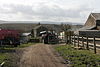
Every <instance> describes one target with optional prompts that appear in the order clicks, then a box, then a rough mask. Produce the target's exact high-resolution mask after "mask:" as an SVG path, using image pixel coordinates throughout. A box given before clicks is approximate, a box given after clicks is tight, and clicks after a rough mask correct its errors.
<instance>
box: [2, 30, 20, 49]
mask: <svg viewBox="0 0 100 67" xmlns="http://www.w3.org/2000/svg"><path fill="white" fill-rule="evenodd" d="M0 45H14V46H15V47H16V46H17V45H20V35H19V32H18V31H16V30H5V29H0Z"/></svg>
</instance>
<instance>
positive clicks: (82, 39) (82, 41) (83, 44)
mask: <svg viewBox="0 0 100 67" xmlns="http://www.w3.org/2000/svg"><path fill="white" fill-rule="evenodd" d="M82 46H83V48H84V38H83V36H82Z"/></svg>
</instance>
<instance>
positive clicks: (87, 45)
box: [86, 36, 89, 50]
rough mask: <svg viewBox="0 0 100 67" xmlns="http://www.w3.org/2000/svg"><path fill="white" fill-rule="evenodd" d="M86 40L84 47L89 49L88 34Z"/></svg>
mask: <svg viewBox="0 0 100 67" xmlns="http://www.w3.org/2000/svg"><path fill="white" fill-rule="evenodd" d="M86 42H87V44H86V49H87V50H89V44H88V36H87V37H86Z"/></svg>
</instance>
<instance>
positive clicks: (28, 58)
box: [19, 43, 68, 67]
mask: <svg viewBox="0 0 100 67" xmlns="http://www.w3.org/2000/svg"><path fill="white" fill-rule="evenodd" d="M19 67H68V66H67V65H66V64H64V60H63V59H62V58H61V57H60V56H58V55H57V54H56V53H55V51H54V50H53V48H52V45H44V44H41V43H39V44H36V45H32V46H30V47H27V49H26V50H25V51H24V53H23V54H22V58H21V60H20V66H19Z"/></svg>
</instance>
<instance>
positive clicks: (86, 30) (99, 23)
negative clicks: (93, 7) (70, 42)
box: [75, 13, 100, 37]
mask: <svg viewBox="0 0 100 67" xmlns="http://www.w3.org/2000/svg"><path fill="white" fill-rule="evenodd" d="M75 34H76V35H82V36H83V35H85V36H87V35H88V36H90V37H92V36H97V37H99V35H100V13H91V14H90V15H89V17H88V19H87V21H86V23H85V24H84V26H83V27H82V28H80V29H79V30H77V31H75Z"/></svg>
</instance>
